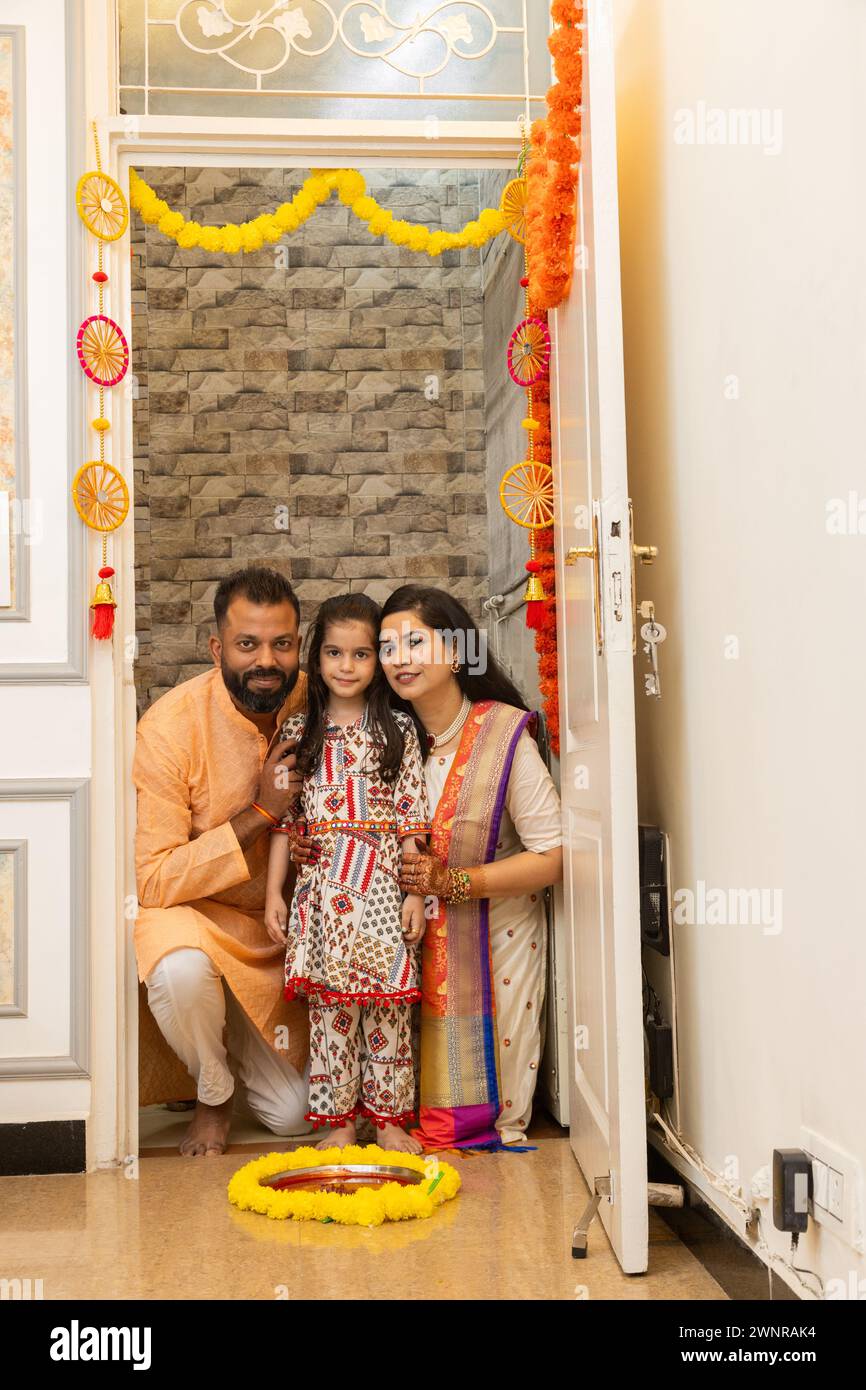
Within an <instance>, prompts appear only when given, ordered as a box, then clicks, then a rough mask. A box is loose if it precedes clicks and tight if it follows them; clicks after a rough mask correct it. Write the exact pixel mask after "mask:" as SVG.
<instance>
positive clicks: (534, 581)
mask: <svg viewBox="0 0 866 1390" xmlns="http://www.w3.org/2000/svg"><path fill="white" fill-rule="evenodd" d="M523 601H524V603H543V602H544V585H543V584H542V582H541V579H540V578H539V576H538V575H537V574H531V575H530V576H529V578H528V580H527V581H526V593H525V594H524V595H523Z"/></svg>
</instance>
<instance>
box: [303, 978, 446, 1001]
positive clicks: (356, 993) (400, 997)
mask: <svg viewBox="0 0 866 1390" xmlns="http://www.w3.org/2000/svg"><path fill="white" fill-rule="evenodd" d="M298 994H301V995H304V996H305V997H306V998H307V999H311V1000H315V1001H316V1002H317V1003H319V1004H394V1003H406V1004H418V1003H420V1001H421V991H420V989H400V990H395V991H394V992H393V993H392V994H387V993H385V991H384V990H376V989H361V990H350V989H328V988H327V987H326V986H325V985H323V984H321V983H320V982H319V981H318V980H308V979H307V978H306V977H305V976H303V975H293V976H292V978H291V979H290V980H287V981H286V987H285V989H284V991H283V997H284V998H285V999H288V1000H292V999H294V998H295V997H296V996H297V995H298Z"/></svg>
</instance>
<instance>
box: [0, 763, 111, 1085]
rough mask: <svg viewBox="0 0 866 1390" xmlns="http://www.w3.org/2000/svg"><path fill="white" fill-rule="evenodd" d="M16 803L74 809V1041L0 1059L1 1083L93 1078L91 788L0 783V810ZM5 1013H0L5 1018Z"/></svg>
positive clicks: (48, 782) (55, 782)
mask: <svg viewBox="0 0 866 1390" xmlns="http://www.w3.org/2000/svg"><path fill="white" fill-rule="evenodd" d="M15 801H18V802H45V801H65V802H67V803H68V804H69V924H70V933H69V1040H68V1050H67V1051H66V1053H60V1054H58V1055H54V1056H20V1057H16V1056H6V1057H0V1081H4V1080H10V1079H12V1078H18V1079H21V1078H35V1077H40V1078H44V1077H70V1076H89V1074H90V1072H89V1066H90V950H89V931H88V876H89V875H88V865H89V862H90V858H89V856H90V821H89V803H90V783H89V781H88V780H87V779H85V778H70V779H68V780H67V779H53V778H51V779H48V778H46V779H36V780H32V781H31V780H22V781H3V782H0V804H3V803H7V802H15ZM7 843H8V842H7ZM2 847H3V843H2V842H0V848H2ZM25 928H26V929H27V930H28V932H29V923H25ZM2 1012H3V1011H2V1010H0V1015H2ZM18 1016H19V1017H20V1016H22V1015H18ZM23 1016H26V1017H29V1018H31V1019H32V1017H33V1015H32V1013H30V1014H25V1015H23ZM7 1017H8V1015H7Z"/></svg>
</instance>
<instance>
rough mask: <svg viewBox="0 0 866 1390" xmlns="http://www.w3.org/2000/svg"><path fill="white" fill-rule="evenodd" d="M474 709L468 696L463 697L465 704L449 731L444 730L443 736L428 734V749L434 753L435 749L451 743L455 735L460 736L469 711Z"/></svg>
mask: <svg viewBox="0 0 866 1390" xmlns="http://www.w3.org/2000/svg"><path fill="white" fill-rule="evenodd" d="M471 708H472V701H471V700H470V699H469V696H468V695H464V696H463V703H462V705H461V706H460V709H459V710H458V712H457V718H456V719H455V720H454V722H453V723H452V724H449V725H448V728H447V729H443V730H442V732H441V734H428V735H427V747H428V748H429V750H430V752H431V753H432V751H433V749H434V748H443V747H444V746H445V744H446V743H450V742H451V740H452V738H454V735H455V734H458V733H459V732H460V730H461V729H462V728H463V725H464V724H465V723H466V720H467V719H468V718H469V711H470V710H471Z"/></svg>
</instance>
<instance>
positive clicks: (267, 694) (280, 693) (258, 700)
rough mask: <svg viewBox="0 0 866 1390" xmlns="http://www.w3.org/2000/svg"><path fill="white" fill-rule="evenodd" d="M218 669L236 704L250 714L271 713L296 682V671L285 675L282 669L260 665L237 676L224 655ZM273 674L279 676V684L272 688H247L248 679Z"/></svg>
mask: <svg viewBox="0 0 866 1390" xmlns="http://www.w3.org/2000/svg"><path fill="white" fill-rule="evenodd" d="M220 670H221V671H222V677H223V680H224V681H225V684H226V689H227V690H228V692H229V694H230V695H233V696H234V698H235V699H236V700H237V702H238V704H241V705H243V707H244V709H248V710H249V712H250V714H273V713H274V711H275V710H278V709H279V708H280V706H281V705H282V704H283V703H284V702H285V701H286V700H287V699H288V697H289V695H290V694H291V693H292V691H293V690H294V688H295V686H296V685H297V683H298V672H297V671H293V672H292V673H291V674H290V675H286V674H285V673H283V672H282V671H277V670H270V671H267V670H263V669H262V668H261V667H260V666H256V667H254V668H253V670H251V671H244V673H243V675H242V676H239V675H238V674H237V672H235V671H232V670H231V668H230V667H229V666H227V665H226V662H225V657H223V658H221V660H220ZM274 675H278V676H280V677H281V680H280V684H279V685H278V686H275V687H274V689H273V690H250V689H249V686H248V682H249V681H251V680H255V679H257V678H258V677H261V676H274Z"/></svg>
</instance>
